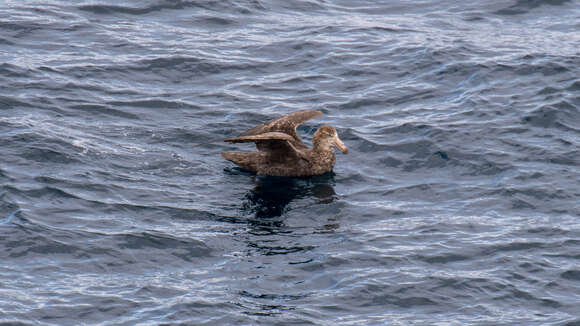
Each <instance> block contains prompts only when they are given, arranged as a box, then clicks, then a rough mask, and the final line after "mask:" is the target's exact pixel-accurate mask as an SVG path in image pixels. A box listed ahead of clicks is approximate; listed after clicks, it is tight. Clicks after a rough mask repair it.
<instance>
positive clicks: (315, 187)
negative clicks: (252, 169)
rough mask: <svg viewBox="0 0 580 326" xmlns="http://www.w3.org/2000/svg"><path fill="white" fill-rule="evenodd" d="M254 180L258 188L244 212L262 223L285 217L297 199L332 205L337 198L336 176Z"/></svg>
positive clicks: (250, 194) (248, 197)
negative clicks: (307, 199)
mask: <svg viewBox="0 0 580 326" xmlns="http://www.w3.org/2000/svg"><path fill="white" fill-rule="evenodd" d="M253 180H254V183H255V187H254V188H253V189H252V190H250V191H249V192H248V193H247V194H246V195H245V197H244V200H243V204H242V211H244V212H245V213H249V214H251V215H253V216H254V217H255V219H256V220H258V221H257V222H258V223H262V222H265V223H268V221H263V219H268V218H274V217H279V216H282V214H283V213H284V212H285V210H286V207H287V206H288V204H290V203H291V202H292V201H294V200H296V199H302V198H308V197H313V198H316V199H317V200H318V201H319V202H321V203H330V202H332V201H334V199H335V197H336V193H335V192H334V188H333V185H334V174H333V173H327V174H324V175H321V176H316V177H312V178H304V179H302V178H283V177H268V176H255V177H254V179H253ZM272 222H273V221H272ZM279 223H282V221H279Z"/></svg>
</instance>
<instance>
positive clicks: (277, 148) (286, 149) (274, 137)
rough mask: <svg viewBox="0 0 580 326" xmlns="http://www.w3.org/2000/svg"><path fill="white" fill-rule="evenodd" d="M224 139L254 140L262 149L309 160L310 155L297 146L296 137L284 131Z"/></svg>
mask: <svg viewBox="0 0 580 326" xmlns="http://www.w3.org/2000/svg"><path fill="white" fill-rule="evenodd" d="M224 141H226V142H228V143H247V142H254V143H256V147H258V150H260V151H263V152H270V153H275V154H276V155H277V156H278V157H284V156H285V157H288V156H290V157H299V158H303V159H305V160H308V156H307V155H306V154H305V153H304V152H303V151H302V150H301V149H298V148H296V146H295V144H296V142H295V140H294V138H293V137H292V136H290V135H288V134H285V133H283V132H276V131H275V132H266V133H263V134H259V135H251V136H240V137H235V138H228V139H225V140H224Z"/></svg>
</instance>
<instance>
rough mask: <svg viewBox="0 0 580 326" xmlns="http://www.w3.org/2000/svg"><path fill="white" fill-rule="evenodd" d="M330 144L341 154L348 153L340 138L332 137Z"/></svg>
mask: <svg viewBox="0 0 580 326" xmlns="http://www.w3.org/2000/svg"><path fill="white" fill-rule="evenodd" d="M332 144H333V145H334V146H336V148H338V149H339V150H340V151H341V152H342V153H343V154H346V153H348V148H346V146H344V143H343V142H342V140H340V138H338V135H335V136H334V139H333V140H332Z"/></svg>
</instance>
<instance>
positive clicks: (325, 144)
mask: <svg viewBox="0 0 580 326" xmlns="http://www.w3.org/2000/svg"><path fill="white" fill-rule="evenodd" d="M320 115H322V112H320V111H315V110H302V111H298V112H294V113H290V114H287V115H284V116H281V117H279V118H276V119H273V120H270V121H268V122H266V123H264V124H261V125H259V126H256V127H254V128H252V129H250V130H248V131H246V132H244V133H242V134H241V135H240V136H238V137H235V138H229V139H226V140H225V141H226V142H229V143H245V142H254V143H256V147H257V148H258V152H223V153H222V157H223V158H225V159H226V160H229V161H232V162H234V163H236V164H237V165H238V166H239V167H241V168H243V169H246V170H250V171H253V172H256V173H257V174H263V175H272V176H284V177H307V176H313V175H318V174H323V173H326V172H330V171H332V168H333V167H334V163H335V162H336V156H335V155H334V150H333V149H332V147H336V148H338V149H339V150H341V151H342V152H343V153H345V154H346V153H347V152H348V149H347V148H346V146H344V144H343V142H342V141H341V140H340V138H338V133H337V132H336V130H335V129H334V128H333V127H331V126H322V127H320V128H319V129H318V130H317V131H316V132H315V133H314V136H313V138H312V145H313V146H312V149H310V148H308V146H306V145H305V144H304V143H303V142H302V140H300V137H299V136H298V134H297V133H296V127H297V126H298V125H300V124H301V123H303V122H304V121H307V120H310V119H312V118H315V117H318V116H320Z"/></svg>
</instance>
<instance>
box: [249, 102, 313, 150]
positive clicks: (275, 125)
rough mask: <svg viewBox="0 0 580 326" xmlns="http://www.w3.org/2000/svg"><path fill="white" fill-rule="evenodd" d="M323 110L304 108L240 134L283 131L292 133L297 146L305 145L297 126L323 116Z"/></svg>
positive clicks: (288, 133)
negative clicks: (297, 131)
mask: <svg viewBox="0 0 580 326" xmlns="http://www.w3.org/2000/svg"><path fill="white" fill-rule="evenodd" d="M321 115H322V112H320V111H316V110H302V111H297V112H294V113H290V114H286V115H283V116H281V117H278V118H275V119H273V120H270V121H268V122H266V123H263V124H261V125H258V126H256V127H254V128H252V129H250V130H248V131H246V132H244V133H242V134H241V135H240V137H245V136H253V135H260V134H265V133H270V132H281V133H285V134H287V135H290V136H291V137H292V138H293V141H294V142H295V144H294V145H295V146H298V147H305V145H304V144H303V143H302V140H300V137H299V136H298V133H296V127H298V126H299V125H300V124H302V123H303V122H304V121H307V120H310V119H312V118H316V117H318V116H321Z"/></svg>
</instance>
